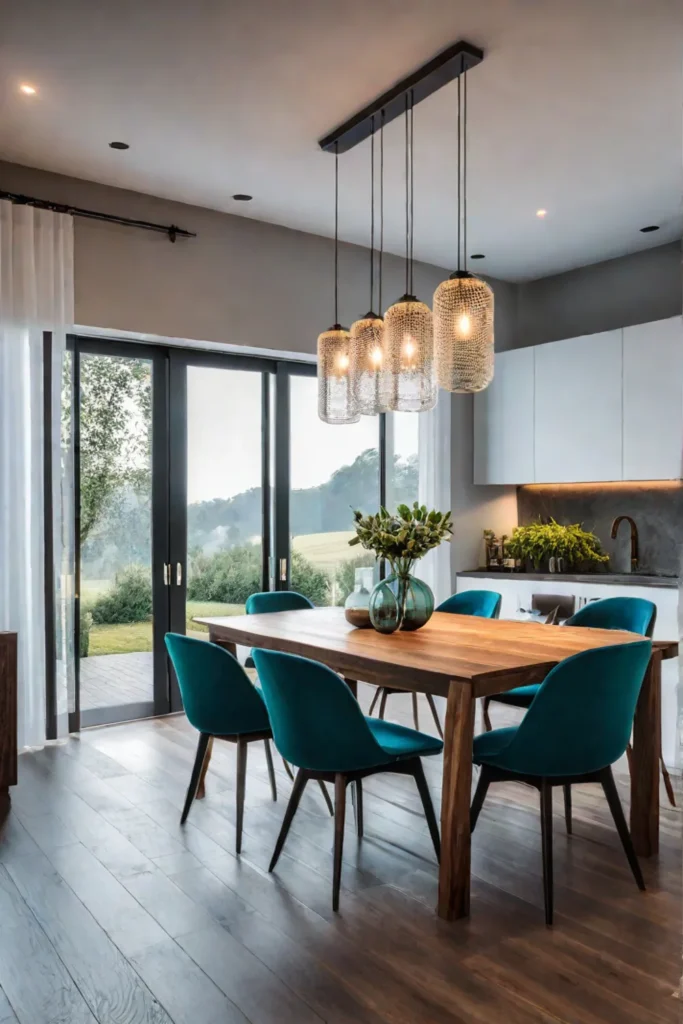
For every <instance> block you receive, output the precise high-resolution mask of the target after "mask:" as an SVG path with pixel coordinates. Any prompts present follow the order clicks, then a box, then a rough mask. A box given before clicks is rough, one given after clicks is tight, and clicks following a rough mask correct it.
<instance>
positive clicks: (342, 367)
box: [337, 352, 349, 373]
mask: <svg viewBox="0 0 683 1024" xmlns="http://www.w3.org/2000/svg"><path fill="white" fill-rule="evenodd" d="M348 368H349V357H348V356H347V355H346V353H345V352H343V353H342V354H341V355H340V356H339V358H338V359H337V369H338V370H339V371H340V372H341V373H346V371H347V370H348Z"/></svg>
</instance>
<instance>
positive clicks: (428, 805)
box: [413, 757, 441, 861]
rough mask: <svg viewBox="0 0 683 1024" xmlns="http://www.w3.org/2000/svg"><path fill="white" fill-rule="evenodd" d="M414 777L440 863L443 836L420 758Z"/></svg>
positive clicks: (416, 763)
mask: <svg viewBox="0 0 683 1024" xmlns="http://www.w3.org/2000/svg"><path fill="white" fill-rule="evenodd" d="M413 777H414V779H415V782H416V783H417V790H418V793H419V794H420V799H421V800H422V806H423V808H424V812H425V818H426V819H427V825H428V827H429V834H430V836H431V837H432V843H433V844H434V853H435V854H436V859H437V861H440V860H441V836H440V835H439V825H438V823H437V820H436V814H435V813H434V804H433V803H432V795H431V793H430V792H429V786H428V785H427V779H426V778H425V771H424V768H423V767H422V761H421V760H420V758H419V757H418V758H416V760H415V767H414V768H413Z"/></svg>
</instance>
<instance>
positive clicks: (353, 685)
mask: <svg viewBox="0 0 683 1024" xmlns="http://www.w3.org/2000/svg"><path fill="white" fill-rule="evenodd" d="M344 679H345V680H346V685H347V686H348V688H349V690H350V691H351V693H352V694H353V695H354V697H355V698H356V700H358V680H357V679H346V676H344Z"/></svg>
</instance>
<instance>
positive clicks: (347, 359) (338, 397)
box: [318, 145, 360, 424]
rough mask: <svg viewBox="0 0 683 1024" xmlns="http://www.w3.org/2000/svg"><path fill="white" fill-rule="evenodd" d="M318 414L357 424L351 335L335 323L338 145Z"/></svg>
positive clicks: (320, 345) (328, 420)
mask: <svg viewBox="0 0 683 1024" xmlns="http://www.w3.org/2000/svg"><path fill="white" fill-rule="evenodd" d="M318 416H319V417H320V419H321V420H323V422H324V423H340V424H341V423H358V421H359V420H360V413H359V412H358V404H357V401H356V387H355V365H354V358H353V348H352V344H351V335H350V334H349V332H348V331H347V330H346V328H345V327H342V326H341V324H340V323H339V148H338V146H336V145H335V150H334V323H333V325H332V327H330V329H329V330H328V331H323V333H322V334H321V335H320V336H319V338H318Z"/></svg>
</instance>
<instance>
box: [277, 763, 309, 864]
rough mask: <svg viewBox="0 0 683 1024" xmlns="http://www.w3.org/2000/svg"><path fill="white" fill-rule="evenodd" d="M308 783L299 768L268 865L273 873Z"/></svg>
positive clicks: (303, 772) (305, 775) (305, 774)
mask: <svg viewBox="0 0 683 1024" xmlns="http://www.w3.org/2000/svg"><path fill="white" fill-rule="evenodd" d="M307 782H308V773H307V772H305V771H304V769H303V768H299V771H298V772H297V773H296V778H295V779H294V785H293V786H292V792H291V793H290V796H289V803H288V804H287V810H286V811H285V816H284V818H283V819H282V827H281V828H280V834H279V836H278V837H277V842H276V843H275V849H274V850H273V856H272V857H271V858H270V864H269V865H268V870H269V871H273V869H274V868H275V865H276V864H277V862H278V860H279V857H280V854H281V853H282V847H283V846H284V845H285V839H286V838H287V833H288V832H289V827H290V825H291V824H292V820H293V818H294V815H295V814H296V809H297V807H298V806H299V801H300V800H301V794H302V793H303V791H304V789H305V788H306V783H307Z"/></svg>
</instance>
